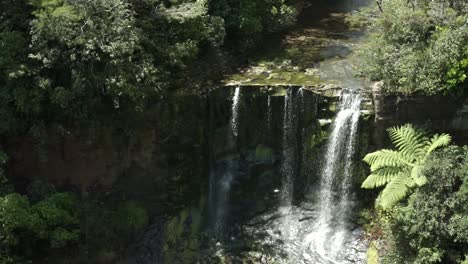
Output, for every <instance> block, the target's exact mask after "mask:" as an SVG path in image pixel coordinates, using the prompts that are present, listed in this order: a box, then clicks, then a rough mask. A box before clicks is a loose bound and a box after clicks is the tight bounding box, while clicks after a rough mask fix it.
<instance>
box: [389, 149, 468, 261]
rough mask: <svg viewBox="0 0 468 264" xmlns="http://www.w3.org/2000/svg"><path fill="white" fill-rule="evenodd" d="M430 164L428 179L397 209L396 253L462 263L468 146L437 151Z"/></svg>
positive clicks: (467, 220)
mask: <svg viewBox="0 0 468 264" xmlns="http://www.w3.org/2000/svg"><path fill="white" fill-rule="evenodd" d="M426 164H427V165H426V166H425V167H424V169H423V173H424V175H425V176H426V177H427V178H428V183H427V184H426V185H424V186H423V187H421V188H419V189H418V190H417V191H416V192H415V193H414V194H413V195H411V196H410V199H409V201H408V205H407V206H402V207H399V208H397V209H395V211H394V213H393V217H392V220H391V229H392V232H393V235H394V236H395V245H396V252H394V254H396V255H399V256H400V257H399V259H405V262H404V263H416V264H418V263H421V264H423V263H444V264H448V263H461V262H462V261H463V259H464V258H465V254H466V249H467V248H468V147H466V146H465V147H448V148H445V149H443V150H441V151H437V152H436V153H435V154H434V155H432V157H431V158H430V159H429V160H428V162H427V163H426ZM388 262H389V263H396V262H394V261H388ZM398 263H402V262H398Z"/></svg>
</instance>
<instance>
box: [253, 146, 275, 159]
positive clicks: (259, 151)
mask: <svg viewBox="0 0 468 264" xmlns="http://www.w3.org/2000/svg"><path fill="white" fill-rule="evenodd" d="M272 159H273V149H271V148H268V147H265V146H263V145H258V146H257V148H256V149H255V160H257V161H264V160H272Z"/></svg>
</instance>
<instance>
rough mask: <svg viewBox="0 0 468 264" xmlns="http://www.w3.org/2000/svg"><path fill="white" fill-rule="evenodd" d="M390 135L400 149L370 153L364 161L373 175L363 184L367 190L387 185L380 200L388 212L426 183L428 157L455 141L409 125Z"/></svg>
mask: <svg viewBox="0 0 468 264" xmlns="http://www.w3.org/2000/svg"><path fill="white" fill-rule="evenodd" d="M388 132H389V135H390V139H391V140H392V142H393V143H394V144H395V146H396V148H397V150H389V149H382V150H379V151H376V152H373V153H369V154H367V155H366V156H365V157H364V161H365V162H366V163H368V164H369V165H370V169H371V174H370V175H369V176H368V177H367V179H366V180H365V181H364V182H363V183H362V187H363V188H366V189H374V188H377V187H381V186H385V188H384V189H383V190H382V192H381V194H380V197H379V198H378V200H377V203H378V205H380V206H382V207H383V208H384V209H389V208H390V207H392V206H394V205H395V204H396V203H397V202H399V201H400V200H401V199H403V198H404V197H406V196H407V195H408V193H409V192H410V190H411V189H413V188H415V187H420V186H423V185H424V184H426V182H427V178H426V176H424V175H423V174H421V169H422V167H423V166H424V164H425V162H426V160H427V158H428V157H429V156H430V154H431V153H432V152H433V151H434V150H436V149H438V148H440V147H443V146H447V145H448V144H449V143H450V141H451V137H450V136H449V135H447V134H442V135H434V136H433V137H432V138H429V137H427V136H426V135H425V134H424V133H423V132H422V131H419V130H417V129H415V128H414V127H413V126H412V125H409V124H407V125H404V126H401V127H394V128H390V129H389V130H388Z"/></svg>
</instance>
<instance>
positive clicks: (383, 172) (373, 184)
mask: <svg viewBox="0 0 468 264" xmlns="http://www.w3.org/2000/svg"><path fill="white" fill-rule="evenodd" d="M403 171H404V168H401V167H385V168H381V169H379V170H377V171H375V172H373V173H372V174H371V175H369V176H368V177H367V179H366V180H365V181H364V182H363V183H362V186H361V187H362V188H365V189H374V188H377V187H380V186H383V185H385V184H387V183H389V182H390V181H391V180H392V179H393V178H395V177H396V176H397V175H398V174H399V173H402V172H403Z"/></svg>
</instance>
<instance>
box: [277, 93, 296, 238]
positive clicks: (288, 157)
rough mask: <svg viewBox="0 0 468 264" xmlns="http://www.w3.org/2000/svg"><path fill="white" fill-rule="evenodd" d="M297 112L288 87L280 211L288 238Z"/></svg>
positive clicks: (284, 124) (283, 231) (285, 100)
mask: <svg viewBox="0 0 468 264" xmlns="http://www.w3.org/2000/svg"><path fill="white" fill-rule="evenodd" d="M295 114H296V113H295V107H294V93H293V90H292V89H288V90H287V92H286V95H285V97H284V118H283V162H282V164H281V175H282V189H281V193H280V208H279V213H280V214H281V215H282V216H283V223H282V224H281V231H282V234H283V236H284V238H286V239H288V237H289V235H290V234H289V233H290V217H291V210H292V200H293V192H294V174H295V140H296V127H295Z"/></svg>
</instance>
